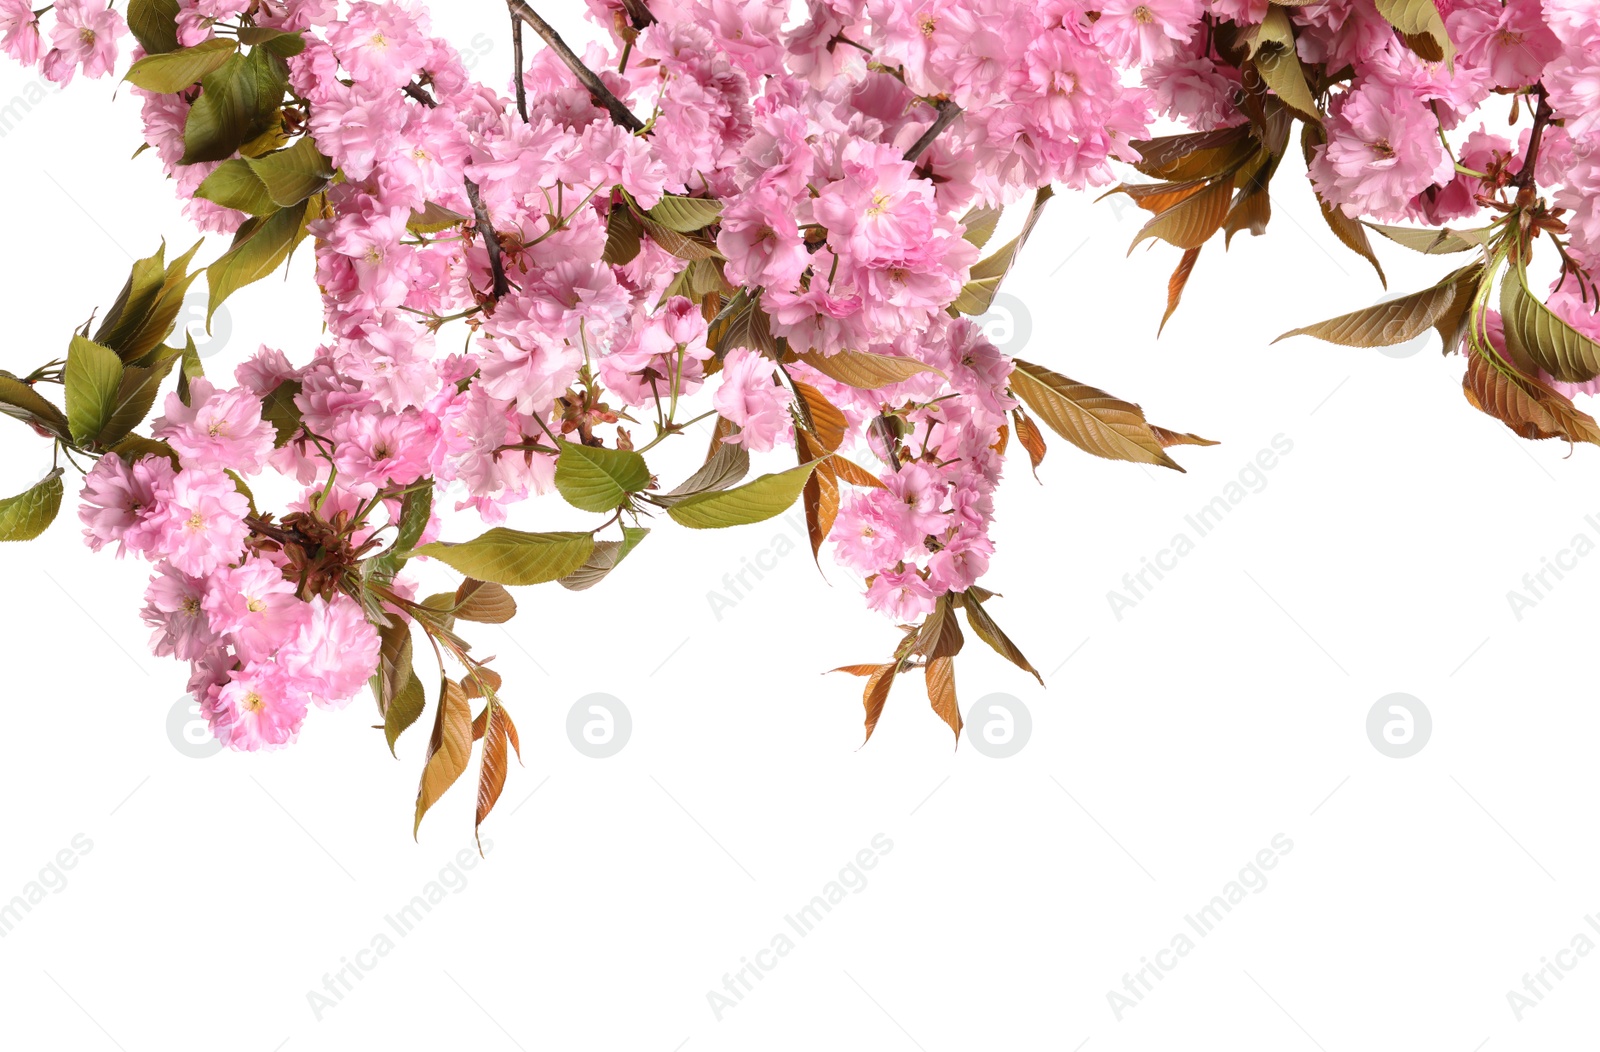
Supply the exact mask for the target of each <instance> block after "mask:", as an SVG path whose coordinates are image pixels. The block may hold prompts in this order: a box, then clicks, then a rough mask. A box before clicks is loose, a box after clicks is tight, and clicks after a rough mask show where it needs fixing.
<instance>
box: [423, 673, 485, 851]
mask: <svg viewBox="0 0 1600 1052" xmlns="http://www.w3.org/2000/svg"><path fill="white" fill-rule="evenodd" d="M471 756H472V709H471V707H470V706H468V704H467V695H466V693H465V692H463V691H462V689H461V687H460V686H459V685H457V684H455V683H453V682H451V681H450V680H448V679H446V680H445V681H444V683H443V685H442V686H441V687H440V690H439V710H438V714H437V715H436V717H435V718H434V723H433V737H432V738H430V739H429V740H428V760H427V763H426V764H424V765H423V768H422V783H421V785H419V786H418V787H417V815H416V819H415V821H414V823H413V825H412V829H411V835H412V836H413V837H415V836H416V835H417V831H418V830H420V829H421V828H422V816H423V815H425V814H427V813H428V809H429V808H430V807H432V806H433V805H434V804H435V803H437V802H438V800H439V798H440V797H441V796H443V795H444V793H445V790H447V789H449V788H450V787H451V786H452V785H454V784H455V781H456V779H457V778H460V777H461V772H463V771H465V770H466V769H467V761H468V760H469V759H470V758H471Z"/></svg>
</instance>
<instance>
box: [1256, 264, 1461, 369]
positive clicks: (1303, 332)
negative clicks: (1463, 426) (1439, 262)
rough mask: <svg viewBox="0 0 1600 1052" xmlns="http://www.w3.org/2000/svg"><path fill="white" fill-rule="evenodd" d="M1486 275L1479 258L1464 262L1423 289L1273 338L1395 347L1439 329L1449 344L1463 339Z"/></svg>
mask: <svg viewBox="0 0 1600 1052" xmlns="http://www.w3.org/2000/svg"><path fill="white" fill-rule="evenodd" d="M1482 276H1483V267H1482V266H1481V265H1479V264H1473V265H1472V266H1469V267H1463V268H1462V269H1460V270H1457V271H1455V272H1454V273H1452V274H1450V275H1448V276H1446V277H1445V279H1444V280H1443V281H1441V282H1439V283H1438V284H1437V285H1434V286H1432V287H1431V288H1426V289H1423V290H1422V291H1421V292H1413V293H1412V294H1411V295H1409V296H1401V297H1399V298H1397V299H1392V300H1387V301H1385V302H1383V303H1379V304H1377V305H1376V306H1372V307H1367V308H1364V309H1362V310H1358V311H1353V312H1351V313H1349V314H1341V315H1340V316H1339V317H1337V318H1330V319H1328V320H1327V321H1323V322H1318V323H1317V324H1315V325H1307V326H1305V327H1304V328H1299V329H1293V330H1291V331H1289V332H1286V333H1284V334H1283V335H1282V336H1279V337H1278V339H1277V340H1274V341H1272V342H1273V343H1277V342H1278V341H1279V340H1286V339H1288V338H1289V337H1291V336H1315V337H1316V338H1317V339H1319V340H1326V341H1328V342H1329V343H1337V344H1341V345H1343V346H1345V347H1389V346H1393V345H1394V344H1398V343H1405V342H1406V341H1407V340H1414V339H1416V338H1417V337H1418V336H1421V335H1422V334H1423V333H1425V332H1427V331H1428V330H1429V329H1438V330H1439V334H1440V336H1442V337H1443V338H1444V340H1445V349H1446V350H1448V349H1449V348H1450V345H1451V341H1452V339H1453V338H1455V339H1459V336H1460V331H1461V328H1462V327H1463V326H1464V325H1465V320H1466V316H1467V314H1468V308H1469V307H1470V306H1471V303H1472V297H1473V294H1474V293H1475V292H1476V291H1477V284H1478V279H1479V278H1481V277H1482Z"/></svg>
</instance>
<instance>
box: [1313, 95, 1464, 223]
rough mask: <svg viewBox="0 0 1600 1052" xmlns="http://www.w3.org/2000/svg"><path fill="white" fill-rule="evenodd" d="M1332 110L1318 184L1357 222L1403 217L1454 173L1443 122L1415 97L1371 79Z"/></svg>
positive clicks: (1316, 167) (1317, 164)
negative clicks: (1441, 131) (1368, 218)
mask: <svg viewBox="0 0 1600 1052" xmlns="http://www.w3.org/2000/svg"><path fill="white" fill-rule="evenodd" d="M1331 109H1332V112H1331V113H1330V114H1329V119H1328V121H1327V130H1328V144H1327V145H1326V146H1322V147H1318V149H1317V155H1316V157H1315V159H1313V161H1312V162H1311V180H1312V182H1314V183H1315V184H1316V187H1317V190H1318V191H1319V192H1320V193H1321V194H1322V196H1323V198H1324V199H1325V200H1327V201H1328V202H1330V203H1332V204H1334V205H1337V206H1338V207H1339V208H1340V209H1341V210H1342V211H1343V212H1344V213H1345V214H1346V215H1348V216H1350V217H1351V218H1359V217H1361V216H1363V215H1369V216H1373V217H1376V218H1378V219H1398V218H1400V217H1401V216H1403V215H1404V213H1405V208H1406V206H1407V204H1409V203H1410V201H1411V200H1412V198H1414V197H1416V196H1417V195H1418V194H1420V193H1422V191H1424V190H1426V189H1427V188H1428V187H1430V186H1433V185H1435V184H1442V183H1445V182H1448V181H1449V180H1450V179H1451V177H1452V176H1453V175H1454V173H1455V162H1454V161H1452V160H1451V159H1450V155H1449V154H1448V153H1447V152H1446V151H1445V149H1444V144H1443V143H1441V142H1440V141H1439V124H1438V118H1436V117H1435V116H1434V115H1433V113H1432V112H1431V111H1430V110H1428V109H1427V108H1426V107H1424V106H1423V105H1422V103H1420V102H1418V101H1417V100H1416V99H1415V98H1408V97H1405V96H1402V95H1400V94H1398V93H1397V92H1395V91H1393V90H1391V89H1389V88H1387V87H1385V86H1383V85H1381V84H1377V83H1370V82H1369V83H1367V84H1364V85H1363V86H1361V87H1359V88H1357V89H1356V90H1354V91H1351V92H1348V93H1347V94H1344V95H1340V96H1338V97H1337V98H1335V99H1334V102H1333V105H1332V107H1331Z"/></svg>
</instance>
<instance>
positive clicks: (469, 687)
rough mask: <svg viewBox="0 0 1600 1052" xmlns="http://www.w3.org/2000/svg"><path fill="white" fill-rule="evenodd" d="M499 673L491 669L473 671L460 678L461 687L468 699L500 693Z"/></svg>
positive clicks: (483, 668) (484, 668)
mask: <svg viewBox="0 0 1600 1052" xmlns="http://www.w3.org/2000/svg"><path fill="white" fill-rule="evenodd" d="M500 684H501V680H500V673H498V672H496V671H495V670H494V669H492V668H488V667H482V668H476V669H473V670H472V671H471V672H468V673H467V674H466V675H465V676H463V677H461V687H462V689H463V690H464V691H465V692H466V695H467V697H469V698H485V697H488V696H489V695H490V694H491V693H493V694H498V693H500Z"/></svg>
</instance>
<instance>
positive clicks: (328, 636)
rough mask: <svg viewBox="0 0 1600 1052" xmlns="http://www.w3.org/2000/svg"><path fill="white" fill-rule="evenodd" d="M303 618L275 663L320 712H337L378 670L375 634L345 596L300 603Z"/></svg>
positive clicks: (320, 598)
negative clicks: (303, 610) (328, 710)
mask: <svg viewBox="0 0 1600 1052" xmlns="http://www.w3.org/2000/svg"><path fill="white" fill-rule="evenodd" d="M301 605H302V606H303V607H306V608H307V610H308V615H307V616H306V617H305V618H303V619H302V620H301V622H300V624H299V627H298V631H297V632H296V633H295V635H294V637H293V638H292V639H291V640H290V641H289V642H288V645H287V646H285V647H284V649H283V651H282V652H281V653H280V654H279V655H278V664H279V665H281V666H283V668H285V669H286V670H288V671H289V672H290V673H291V674H292V675H293V677H294V679H295V681H296V682H297V683H301V684H303V685H305V687H306V689H307V690H309V691H310V692H311V697H312V700H313V701H315V702H316V703H317V704H318V705H319V706H321V707H323V708H339V707H341V706H343V705H344V704H345V703H346V702H348V701H349V700H350V699H351V698H353V697H355V696H356V695H357V694H359V693H360V692H361V689H362V688H363V687H365V686H366V685H367V681H368V679H370V678H371V676H372V673H373V672H374V670H376V668H377V667H378V648H379V639H378V630H377V629H375V628H373V627H372V625H371V624H369V623H368V622H367V618H366V615H365V614H364V613H363V612H362V610H361V604H360V603H357V602H356V601H355V600H354V599H351V598H350V597H349V596H347V595H335V596H334V597H333V599H332V600H330V601H326V602H325V601H324V600H323V599H322V597H321V596H313V597H312V599H311V602H310V604H301Z"/></svg>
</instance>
